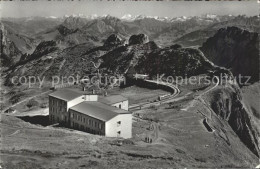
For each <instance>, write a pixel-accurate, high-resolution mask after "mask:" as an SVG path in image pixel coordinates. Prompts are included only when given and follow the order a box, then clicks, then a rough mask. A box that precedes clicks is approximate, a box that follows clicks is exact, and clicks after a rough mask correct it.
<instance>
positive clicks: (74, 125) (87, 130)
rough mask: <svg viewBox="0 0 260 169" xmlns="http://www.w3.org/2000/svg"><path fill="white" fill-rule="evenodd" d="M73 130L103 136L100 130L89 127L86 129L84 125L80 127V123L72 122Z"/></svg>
mask: <svg viewBox="0 0 260 169" xmlns="http://www.w3.org/2000/svg"><path fill="white" fill-rule="evenodd" d="M71 127H72V128H74V129H78V130H81V131H86V132H87V133H91V134H98V135H101V133H102V132H101V131H99V130H94V129H91V128H89V127H85V126H83V125H79V124H78V123H74V122H72V126H71Z"/></svg>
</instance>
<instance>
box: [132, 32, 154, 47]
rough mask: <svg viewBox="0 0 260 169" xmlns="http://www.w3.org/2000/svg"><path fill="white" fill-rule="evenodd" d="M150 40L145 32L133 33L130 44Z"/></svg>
mask: <svg viewBox="0 0 260 169" xmlns="http://www.w3.org/2000/svg"><path fill="white" fill-rule="evenodd" d="M148 41H149V38H148V36H147V35H145V34H139V35H132V36H131V37H130V38H129V43H128V44H129V45H136V44H144V43H147V42H148Z"/></svg>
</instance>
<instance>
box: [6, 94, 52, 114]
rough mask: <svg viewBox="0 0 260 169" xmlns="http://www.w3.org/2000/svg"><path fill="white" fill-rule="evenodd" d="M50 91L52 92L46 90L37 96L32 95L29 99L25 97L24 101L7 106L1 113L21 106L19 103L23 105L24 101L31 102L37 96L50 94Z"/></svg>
mask: <svg viewBox="0 0 260 169" xmlns="http://www.w3.org/2000/svg"><path fill="white" fill-rule="evenodd" d="M51 91H52V90H48V91H45V92H43V93H39V94H37V95H34V96H31V97H27V98H26V99H24V100H22V101H19V102H17V103H15V104H13V105H11V106H8V107H7V108H5V109H3V110H2V112H5V111H6V110H8V109H10V108H12V107H14V106H17V105H18V104H21V103H23V102H25V101H29V100H31V99H33V98H35V97H38V96H40V95H43V94H46V93H48V92H51Z"/></svg>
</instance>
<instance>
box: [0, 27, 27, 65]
mask: <svg viewBox="0 0 260 169" xmlns="http://www.w3.org/2000/svg"><path fill="white" fill-rule="evenodd" d="M7 34H8V32H7V30H6V29H5V28H4V26H3V25H2V24H0V43H1V53H0V59H1V66H2V67H9V66H11V65H13V64H14V63H15V62H16V61H17V58H18V56H20V55H21V54H22V52H21V51H20V50H19V49H18V48H17V46H16V45H15V43H14V42H13V41H11V40H10V39H9V38H8V37H7Z"/></svg>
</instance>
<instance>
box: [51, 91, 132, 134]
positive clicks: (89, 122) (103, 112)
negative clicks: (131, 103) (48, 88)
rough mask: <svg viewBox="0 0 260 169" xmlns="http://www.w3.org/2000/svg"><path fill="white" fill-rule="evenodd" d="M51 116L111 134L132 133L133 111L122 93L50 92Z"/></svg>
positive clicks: (96, 132) (97, 131)
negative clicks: (102, 94)
mask: <svg viewBox="0 0 260 169" xmlns="http://www.w3.org/2000/svg"><path fill="white" fill-rule="evenodd" d="M49 120H50V123H51V124H55V123H60V124H63V125H65V126H67V127H70V128H74V129H78V130H82V131H86V132H88V133H92V134H99V135H104V136H108V137H123V138H131V137H132V114H131V112H129V111H128V99H127V98H125V97H123V96H121V95H112V96H102V97H101V96H100V97H99V96H98V95H95V94H83V93H80V92H77V91H73V90H69V89H66V90H58V91H55V92H53V93H51V94H50V95H49Z"/></svg>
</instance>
